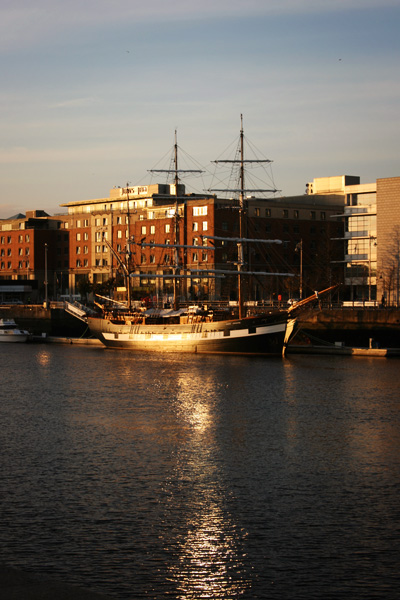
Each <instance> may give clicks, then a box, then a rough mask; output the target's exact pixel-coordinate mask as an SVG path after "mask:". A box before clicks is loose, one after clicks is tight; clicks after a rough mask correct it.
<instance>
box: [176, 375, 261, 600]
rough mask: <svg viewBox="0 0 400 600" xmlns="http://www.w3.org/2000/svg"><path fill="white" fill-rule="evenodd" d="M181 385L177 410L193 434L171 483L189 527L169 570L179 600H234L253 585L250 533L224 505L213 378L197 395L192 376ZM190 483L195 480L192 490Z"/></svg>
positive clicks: (178, 544)
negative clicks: (246, 546)
mask: <svg viewBox="0 0 400 600" xmlns="http://www.w3.org/2000/svg"><path fill="white" fill-rule="evenodd" d="M179 385H180V394H179V395H178V399H177V412H178V414H179V418H180V419H181V420H182V421H181V422H182V423H184V424H185V425H186V427H188V428H189V435H188V437H187V438H186V442H185V445H184V448H182V452H181V456H180V457H178V463H177V465H176V471H175V473H174V475H173V477H172V478H171V481H170V484H171V486H177V487H178V489H180V488H181V486H182V488H184V489H185V500H184V503H183V504H182V516H183V515H186V528H185V529H184V531H185V533H180V534H179V535H178V536H177V539H176V541H175V544H176V547H175V548H174V554H175V556H177V560H175V561H174V562H173V564H171V565H170V566H169V574H170V579H171V580H172V581H173V582H174V583H175V585H176V591H177V596H176V597H177V598H180V599H181V600H186V599H189V598H212V599H216V600H217V599H219V598H236V597H238V596H240V595H241V594H242V593H243V592H244V590H245V589H247V587H249V582H248V581H246V578H245V575H244V572H245V568H244V562H243V555H242V554H241V551H240V542H241V540H243V539H244V538H245V537H246V532H245V531H243V530H241V529H240V527H239V526H238V525H237V524H236V523H235V522H234V519H233V518H232V516H231V515H230V514H229V511H228V510H227V509H226V508H225V507H224V505H223V499H224V498H225V497H226V490H225V487H224V482H223V477H222V474H221V472H220V466H219V461H218V452H219V448H218V443H217V441H216V436H215V428H216V420H217V415H216V410H217V409H216V405H217V403H215V395H216V394H217V390H216V389H215V380H214V378H213V377H210V378H209V379H208V380H207V378H206V379H204V378H203V380H202V384H201V390H200V393H198V394H196V393H193V387H194V383H193V378H191V377H182V378H181V380H180V381H179ZM205 448H207V452H205V451H204V450H205ZM210 448H211V449H212V450H211V451H210ZM188 480H189V481H191V482H192V485H191V486H190V488H189V490H188V489H187V486H186V485H185V483H186V482H187V481H188ZM181 531H182V530H181Z"/></svg>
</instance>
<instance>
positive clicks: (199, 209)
mask: <svg viewBox="0 0 400 600" xmlns="http://www.w3.org/2000/svg"><path fill="white" fill-rule="evenodd" d="M207 208H208V206H193V216H194V217H201V216H202V215H206V214H207Z"/></svg>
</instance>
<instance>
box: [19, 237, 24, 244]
mask: <svg viewBox="0 0 400 600" xmlns="http://www.w3.org/2000/svg"><path fill="white" fill-rule="evenodd" d="M18 241H19V243H20V244H22V242H23V241H24V236H23V235H20V236H18Z"/></svg>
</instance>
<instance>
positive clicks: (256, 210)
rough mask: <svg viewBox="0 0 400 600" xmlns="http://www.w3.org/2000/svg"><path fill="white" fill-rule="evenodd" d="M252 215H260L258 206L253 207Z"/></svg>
mask: <svg viewBox="0 0 400 600" xmlns="http://www.w3.org/2000/svg"><path fill="white" fill-rule="evenodd" d="M254 216H255V217H259V216H260V209H259V208H255V209H254Z"/></svg>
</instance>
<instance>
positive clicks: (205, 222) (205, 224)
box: [203, 221, 208, 231]
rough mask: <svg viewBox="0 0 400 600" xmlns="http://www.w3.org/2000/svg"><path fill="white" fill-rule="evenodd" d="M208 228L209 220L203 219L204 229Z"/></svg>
mask: <svg viewBox="0 0 400 600" xmlns="http://www.w3.org/2000/svg"><path fill="white" fill-rule="evenodd" d="M207 230H208V221H203V231H207Z"/></svg>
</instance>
